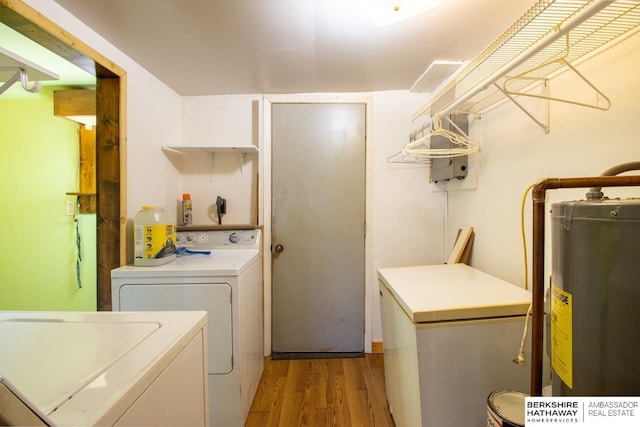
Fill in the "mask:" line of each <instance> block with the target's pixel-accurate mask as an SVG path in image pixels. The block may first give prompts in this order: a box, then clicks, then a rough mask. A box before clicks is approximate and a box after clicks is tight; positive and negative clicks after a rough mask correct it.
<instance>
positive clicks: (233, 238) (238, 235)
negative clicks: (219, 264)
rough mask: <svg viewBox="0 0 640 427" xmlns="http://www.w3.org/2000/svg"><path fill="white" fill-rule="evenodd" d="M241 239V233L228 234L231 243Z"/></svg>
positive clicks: (238, 241)
mask: <svg viewBox="0 0 640 427" xmlns="http://www.w3.org/2000/svg"><path fill="white" fill-rule="evenodd" d="M241 240H242V234H241V233H238V232H235V231H234V232H233V233H231V234H229V241H230V242H231V243H240V241H241Z"/></svg>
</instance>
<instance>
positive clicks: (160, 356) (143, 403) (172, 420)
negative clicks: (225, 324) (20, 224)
mask: <svg viewBox="0 0 640 427" xmlns="http://www.w3.org/2000/svg"><path fill="white" fill-rule="evenodd" d="M206 325H207V319H206V314H205V313H204V312H202V311H198V312H193V311H191V312H183V311H180V312H175V311H174V312H162V313H157V312H154V313H149V312H145V313H139V312H138V313H111V312H99V313H95V312H92V313H82V312H26V311H22V312H10V311H5V312H0V345H1V346H2V351H0V425H75V426H94V425H100V426H106V425H117V426H128V425H129V426H130V425H149V426H151V425H164V426H171V425H173V426H184V425H192V426H203V427H204V426H206V425H207V423H208V399H207V380H206V378H207V374H206V372H207V366H206V362H207V360H206V348H207V347H206V333H205V330H206Z"/></svg>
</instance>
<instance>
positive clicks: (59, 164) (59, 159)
mask: <svg viewBox="0 0 640 427" xmlns="http://www.w3.org/2000/svg"><path fill="white" fill-rule="evenodd" d="M77 126H78V125H76V124H75V123H73V122H71V121H69V120H65V119H62V118H59V117H55V116H54V115H53V97H52V96H51V97H47V98H43V97H42V94H40V96H39V97H34V98H29V99H6V100H3V99H2V98H1V97H0V151H1V152H2V155H0V177H1V178H2V180H1V183H0V201H1V206H2V207H1V208H0V242H2V244H1V245H0V264H1V265H2V268H0V310H64V311H68V310H73V311H75V310H81V311H95V310H96V292H97V286H96V249H95V248H96V243H95V241H96V233H95V229H96V218H95V215H93V214H83V215H80V216H79V220H78V221H79V222H78V225H79V229H80V236H81V238H82V239H81V241H82V263H81V269H80V271H81V278H82V284H83V287H82V288H81V289H79V288H78V285H77V281H76V255H77V250H76V224H75V222H74V219H73V216H67V215H65V203H66V200H67V196H66V193H67V192H70V191H77V189H78V130H77Z"/></svg>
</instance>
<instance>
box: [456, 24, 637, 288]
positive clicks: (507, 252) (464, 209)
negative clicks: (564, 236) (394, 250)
mask: <svg viewBox="0 0 640 427" xmlns="http://www.w3.org/2000/svg"><path fill="white" fill-rule="evenodd" d="M577 69H578V70H579V71H580V72H581V73H582V74H584V75H585V76H587V77H588V78H589V79H590V80H591V81H592V83H594V84H595V85H596V87H598V88H600V90H601V91H602V92H603V93H604V94H605V95H606V96H607V97H609V98H610V99H611V102H612V107H611V109H610V110H609V111H599V110H595V109H590V108H585V107H579V106H575V105H568V104H563V103H551V106H550V122H551V123H550V125H551V126H550V127H551V130H550V132H549V133H548V134H545V133H544V132H543V130H542V129H541V128H540V127H538V126H537V125H535V124H534V122H533V121H532V120H530V119H529V118H528V117H527V116H525V114H524V113H523V112H521V111H520V110H519V109H518V108H517V107H515V106H514V105H513V104H510V103H507V104H504V105H501V106H499V107H497V108H495V109H493V110H491V111H489V112H487V113H485V114H484V115H483V116H482V120H481V121H480V122H481V123H482V130H481V134H482V137H481V144H482V148H481V150H482V151H481V153H480V155H479V167H478V170H477V173H478V182H477V190H475V191H473V190H472V191H450V192H449V195H448V203H449V204H448V212H449V216H448V226H447V240H448V241H451V239H452V238H453V236H454V235H455V231H456V230H457V229H458V228H459V227H461V226H462V225H472V226H473V227H474V228H475V231H476V239H475V242H474V246H473V251H472V258H471V263H472V265H473V266H474V267H476V268H479V269H480V270H483V271H486V272H488V273H490V274H493V275H495V276H498V277H501V278H502V279H505V280H507V281H509V282H512V283H515V284H518V285H520V286H523V284H524V267H523V265H524V262H523V259H522V257H523V255H522V253H523V249H522V243H521V237H520V204H521V199H522V196H523V193H524V191H525V189H526V188H527V187H528V186H529V185H531V184H534V183H536V182H537V181H538V180H540V179H543V178H552V177H581V176H595V175H599V174H600V173H601V172H602V171H604V170H605V169H607V168H609V167H611V166H614V165H617V164H619V163H624V162H628V161H633V160H640V144H639V143H638V142H639V141H638V138H639V137H638V135H639V134H640V120H638V113H640V107H639V104H638V99H640V81H639V80H638V72H639V71H640V35H638V34H636V35H634V36H632V37H630V38H628V39H627V40H625V41H623V42H621V43H618V44H617V45H615V46H613V47H612V48H610V49H608V50H607V51H605V52H603V53H601V54H599V55H597V56H595V57H593V58H591V59H589V60H588V61H585V62H583V63H581V64H579V65H578V66H577ZM551 91H552V92H551V94H552V96H565V95H566V96H568V97H574V99H575V97H580V98H581V99H584V96H585V94H586V93H589V92H588V91H587V89H586V88H585V86H584V85H583V84H582V83H580V81H579V79H578V78H577V77H576V76H575V74H573V73H570V72H565V73H563V74H562V75H560V76H558V77H557V78H555V79H553V80H552V81H551ZM537 102H538V105H537V106H534V108H535V109H536V110H539V108H540V104H539V103H540V101H537ZM604 191H605V195H607V196H610V197H613V196H615V195H619V194H635V195H636V196H637V195H638V190H637V189H636V191H631V190H630V189H627V190H622V189H615V188H612V189H605V190H604ZM586 192H587V189H584V190H582V189H580V190H554V191H550V192H548V201H547V207H548V208H547V211H548V210H549V209H550V206H551V203H552V202H554V201H556V202H557V201H563V200H577V199H584V198H585V193H586ZM526 200H527V202H526V207H525V218H526V220H525V223H526V230H527V240H528V253H529V255H530V254H531V245H530V242H531V202H530V200H531V195H530V194H529V195H528V196H527V199H526ZM549 228H550V227H549V226H547V230H549ZM549 241H550V238H549V237H548V236H547V238H546V242H547V245H546V246H547V248H548V247H549V245H548V242H549ZM549 252H550V250H547V254H546V255H547V260H549V259H550V258H549ZM529 262H530V260H529ZM547 264H548V263H547ZM529 265H530V264H529ZM529 276H530V273H529ZM546 276H547V277H548V274H547V275H546ZM529 281H530V278H529Z"/></svg>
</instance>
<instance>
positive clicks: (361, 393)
mask: <svg viewBox="0 0 640 427" xmlns="http://www.w3.org/2000/svg"><path fill="white" fill-rule="evenodd" d="M383 363H384V362H383V359H382V354H367V355H366V356H365V357H361V358H346V359H305V360H271V358H266V359H265V365H264V373H263V374H262V379H261V381H260V385H259V386H258V391H257V392H256V396H255V398H254V401H253V405H252V406H251V410H250V412H249V416H248V418H247V423H246V426H247V427H254V426H260V427H262V426H282V427H290V426H291V427H294V426H317V427H322V426H339V427H348V426H353V427H360V426H372V427H373V426H391V427H393V426H394V424H393V419H392V418H391V414H390V413H389V407H388V405H387V399H386V396H385V391H384V365H383Z"/></svg>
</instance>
